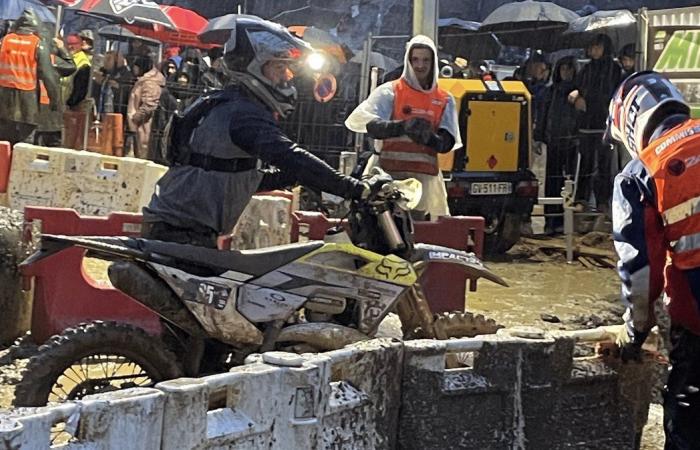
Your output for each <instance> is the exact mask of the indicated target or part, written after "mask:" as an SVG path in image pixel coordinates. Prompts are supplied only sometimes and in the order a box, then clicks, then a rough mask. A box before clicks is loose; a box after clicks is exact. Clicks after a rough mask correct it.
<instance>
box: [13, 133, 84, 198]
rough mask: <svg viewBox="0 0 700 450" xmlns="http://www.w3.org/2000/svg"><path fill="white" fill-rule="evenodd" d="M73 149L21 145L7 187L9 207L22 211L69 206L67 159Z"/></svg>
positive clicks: (16, 148)
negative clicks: (66, 172)
mask: <svg viewBox="0 0 700 450" xmlns="http://www.w3.org/2000/svg"><path fill="white" fill-rule="evenodd" d="M70 153H71V150H65V149H60V148H47V147H38V146H35V145H29V144H17V145H15V146H14V147H13V150H12V165H11V166H10V179H9V184H8V188H7V193H8V197H9V206H10V208H12V209H18V210H21V209H23V208H24V207H25V206H27V205H34V206H57V207H60V206H63V205H65V204H66V203H67V198H66V180H65V177H64V176H63V173H64V170H65V158H66V155H69V154H70Z"/></svg>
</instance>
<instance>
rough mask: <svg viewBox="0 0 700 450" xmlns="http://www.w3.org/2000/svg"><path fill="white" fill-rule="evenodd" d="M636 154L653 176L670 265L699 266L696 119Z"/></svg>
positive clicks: (699, 130)
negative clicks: (671, 263) (668, 248)
mask: <svg viewBox="0 0 700 450" xmlns="http://www.w3.org/2000/svg"><path fill="white" fill-rule="evenodd" d="M639 157H640V159H641V160H642V162H643V163H644V165H645V166H646V168H647V170H649V173H650V175H651V176H652V178H653V180H654V185H655V187H656V196H657V199H656V208H657V210H658V211H659V214H661V217H662V218H663V224H664V237H665V238H666V240H667V241H668V242H670V245H671V252H670V256H671V261H672V262H673V265H674V266H675V267H677V268H679V269H682V270H687V269H693V268H696V267H700V182H698V180H700V121H698V120H689V121H687V122H685V123H683V124H681V125H679V126H677V127H676V128H674V129H672V130H670V131H669V132H667V133H666V134H664V136H662V137H661V138H659V139H657V140H655V141H654V142H652V143H651V144H650V145H649V146H648V147H647V148H646V149H644V151H642V153H641V154H640V155H639Z"/></svg>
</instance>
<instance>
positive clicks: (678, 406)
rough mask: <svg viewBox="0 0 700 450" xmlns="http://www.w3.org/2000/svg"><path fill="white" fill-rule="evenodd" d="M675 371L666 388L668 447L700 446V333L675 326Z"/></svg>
mask: <svg viewBox="0 0 700 450" xmlns="http://www.w3.org/2000/svg"><path fill="white" fill-rule="evenodd" d="M671 347H672V348H671V355H670V356H671V358H670V359H671V372H670V373H669V376H668V382H667V383H666V389H665V392H664V432H665V434H666V446H665V447H664V449H665V450H691V449H700V392H697V393H691V392H689V387H691V388H690V389H691V390H692V387H695V388H700V336H698V335H695V334H693V333H691V332H690V331H688V330H686V329H684V328H681V327H672V328H671Z"/></svg>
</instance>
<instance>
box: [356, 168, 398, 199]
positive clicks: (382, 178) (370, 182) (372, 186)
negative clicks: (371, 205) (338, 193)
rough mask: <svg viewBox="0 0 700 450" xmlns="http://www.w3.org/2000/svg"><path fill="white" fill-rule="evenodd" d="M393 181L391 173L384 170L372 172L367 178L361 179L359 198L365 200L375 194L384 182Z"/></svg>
mask: <svg viewBox="0 0 700 450" xmlns="http://www.w3.org/2000/svg"><path fill="white" fill-rule="evenodd" d="M392 181H393V178H391V175H389V174H388V173H386V172H381V173H374V174H373V175H371V176H370V177H369V178H366V179H365V180H363V181H362V183H361V184H362V186H363V189H362V192H361V194H360V196H359V199H362V200H366V199H368V198H370V197H374V196H375V195H377V194H378V193H379V192H380V191H381V190H382V187H384V185H385V184H387V183H390V182H392Z"/></svg>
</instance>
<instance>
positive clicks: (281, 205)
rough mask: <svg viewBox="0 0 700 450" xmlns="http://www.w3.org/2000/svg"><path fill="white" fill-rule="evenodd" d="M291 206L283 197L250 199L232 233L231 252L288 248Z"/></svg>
mask: <svg viewBox="0 0 700 450" xmlns="http://www.w3.org/2000/svg"><path fill="white" fill-rule="evenodd" d="M291 203H292V202H291V201H290V200H289V199H287V198H284V197H278V196H272V195H256V196H253V198H252V199H251V200H250V203H248V206H246V208H245V210H244V211H243V214H242V215H241V218H240V219H239V220H238V223H237V224H236V228H235V229H234V230H233V237H232V240H231V248H235V249H237V250H244V249H253V248H263V247H272V246H274V245H283V244H289V242H290V232H291V226H292V218H291V214H290V212H291Z"/></svg>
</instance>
